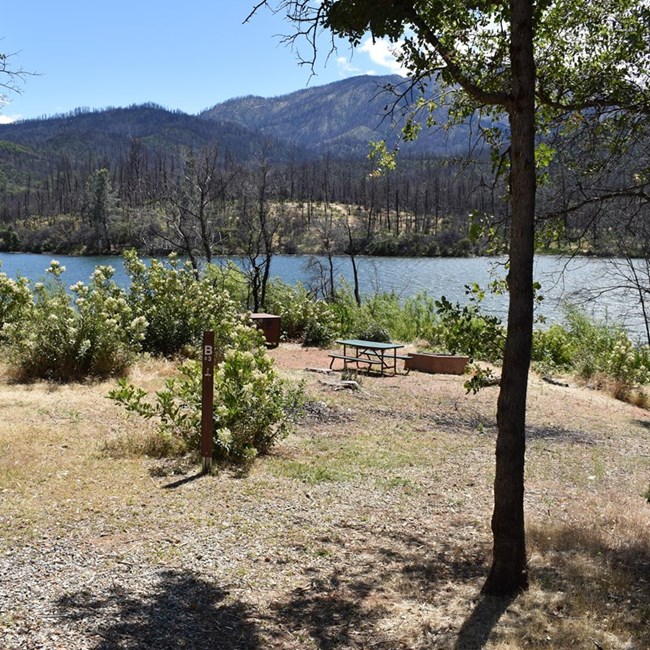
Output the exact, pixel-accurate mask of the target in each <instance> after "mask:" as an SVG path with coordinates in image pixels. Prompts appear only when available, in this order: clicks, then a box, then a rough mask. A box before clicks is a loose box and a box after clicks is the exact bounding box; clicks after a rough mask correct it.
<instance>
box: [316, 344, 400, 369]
mask: <svg viewBox="0 0 650 650" xmlns="http://www.w3.org/2000/svg"><path fill="white" fill-rule="evenodd" d="M336 343H338V344H339V345H342V346H343V352H342V353H340V352H331V353H330V354H329V355H328V356H329V357H330V358H331V361H330V368H332V367H333V365H334V362H335V361H336V360H342V361H343V368H344V369H347V368H348V367H349V366H353V367H354V368H357V369H359V368H364V369H365V370H367V371H370V370H378V371H379V372H380V373H381V374H382V375H384V374H385V373H386V372H388V371H391V372H392V373H393V374H397V361H398V360H401V359H408V358H409V355H406V354H397V350H399V349H400V348H403V347H404V346H403V345H401V344H400V343H378V342H377V341H364V340H362V339H339V340H337V341H336ZM348 348H350V352H348Z"/></svg>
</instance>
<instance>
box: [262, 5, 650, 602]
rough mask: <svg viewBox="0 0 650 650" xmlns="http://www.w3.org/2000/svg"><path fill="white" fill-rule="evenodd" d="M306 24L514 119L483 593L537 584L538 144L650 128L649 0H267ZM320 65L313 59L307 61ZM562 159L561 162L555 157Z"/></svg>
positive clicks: (314, 41) (305, 31)
mask: <svg viewBox="0 0 650 650" xmlns="http://www.w3.org/2000/svg"><path fill="white" fill-rule="evenodd" d="M265 5H267V6H271V7H272V8H273V9H274V10H277V11H283V12H284V13H285V14H286V16H287V18H288V20H289V21H291V22H292V23H293V24H294V26H295V32H294V33H293V34H292V35H290V36H289V37H287V40H288V41H289V42H291V43H295V42H296V39H300V38H306V39H307V41H308V43H309V45H310V46H311V48H312V50H311V51H312V55H313V56H312V58H311V61H312V62H313V60H314V57H315V56H316V52H317V46H318V45H319V35H320V33H321V32H322V31H323V30H325V31H326V32H329V33H330V34H331V35H332V37H333V38H334V37H343V38H345V39H347V40H349V41H350V42H351V43H352V44H353V45H355V44H358V43H359V42H360V41H361V39H362V38H363V37H364V36H365V35H366V34H370V35H371V36H372V38H388V39H389V40H390V41H392V42H393V43H394V44H396V45H398V46H399V47H398V48H397V52H398V57H399V59H400V60H401V62H402V63H403V65H404V66H405V67H406V68H407V70H409V73H410V76H411V79H412V82H413V83H414V84H418V83H420V84H426V83H429V80H431V79H434V78H435V79H437V80H438V79H439V80H441V81H442V83H443V84H445V85H446V86H447V88H449V89H451V90H452V91H456V90H461V91H462V92H460V93H456V92H453V100H452V101H453V107H454V110H453V111H452V113H451V114H452V116H453V115H456V116H460V117H464V116H466V115H468V114H470V113H472V112H473V111H475V110H477V109H481V108H484V109H486V110H488V111H491V112H493V113H501V114H503V113H505V114H507V117H508V123H509V128H508V129H507V130H506V131H499V132H498V133H496V134H495V133H494V132H493V131H492V132H491V134H492V136H493V138H494V140H493V142H492V144H493V146H496V147H497V148H498V147H501V150H502V153H504V154H506V153H507V158H508V165H507V168H508V172H509V187H508V200H509V203H510V212H511V222H510V247H509V256H510V262H509V274H508V288H509V296H510V303H509V305H510V306H509V312H508V331H507V338H506V346H505V354H504V362H503V370H502V378H501V389H500V394H499V400H498V405H497V425H498V437H497V450H496V477H495V485H494V492H495V505H494V512H493V517H492V532H493V538H494V545H493V558H492V568H491V571H490V575H489V576H488V579H487V581H486V583H485V585H484V588H483V590H484V591H485V592H487V593H494V594H511V593H515V592H517V591H518V590H520V589H525V588H526V587H527V585H528V576H527V560H526V547H525V533H524V508H523V499H524V457H525V437H526V436H525V419H526V418H525V416H526V386H527V380H528V370H529V366H530V354H531V341H532V326H533V282H532V268H533V258H534V232H535V216H536V214H535V194H536V189H537V175H536V174H537V169H536V161H535V145H536V143H537V142H539V138H540V136H541V135H546V134H547V133H549V132H550V131H552V130H555V131H557V130H558V129H564V128H571V126H572V123H574V122H581V121H585V120H587V121H594V120H595V121H596V123H597V124H598V123H600V122H601V121H602V120H603V119H604V117H610V116H611V117H613V118H615V119H618V118H621V117H623V118H624V119H625V121H626V123H628V124H629V123H633V122H634V120H635V119H644V116H647V113H648V106H649V89H650V83H649V79H648V70H649V69H650V66H649V65H648V64H649V63H650V58H649V57H650V44H649V42H648V38H647V34H648V33H649V29H648V28H649V27H650V6H649V4H648V2H647V0H643V1H642V2H638V1H635V0H604V2H602V3H599V4H598V6H595V5H592V4H591V3H590V4H589V5H585V3H579V2H575V0H570V1H569V0H555V1H553V0H540V1H539V2H533V1H532V0H509V2H495V1H489V0H488V1H482V0H470V1H469V2H467V1H465V0H396V1H395V0H322V1H320V2H312V1H311V0H278V1H277V2H275V3H274V2H272V0H264V1H262V2H259V3H258V4H257V5H256V6H255V7H254V9H253V12H255V11H256V10H258V9H260V8H261V7H263V6H265ZM306 60H307V62H309V60H310V59H309V57H307V59H306ZM552 153H553V152H552V151H550V152H549V155H552Z"/></svg>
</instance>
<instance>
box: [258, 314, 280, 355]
mask: <svg viewBox="0 0 650 650" xmlns="http://www.w3.org/2000/svg"><path fill="white" fill-rule="evenodd" d="M251 320H252V321H253V323H255V325H256V326H257V327H258V329H260V330H262V332H263V334H264V338H265V339H266V345H268V346H269V347H270V348H276V347H278V345H280V317H279V316H275V315H274V314H251Z"/></svg>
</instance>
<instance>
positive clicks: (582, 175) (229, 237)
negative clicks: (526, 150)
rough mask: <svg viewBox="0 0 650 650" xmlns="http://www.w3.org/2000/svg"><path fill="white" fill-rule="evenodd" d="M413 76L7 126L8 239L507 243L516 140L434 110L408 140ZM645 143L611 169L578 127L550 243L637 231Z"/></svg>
mask: <svg viewBox="0 0 650 650" xmlns="http://www.w3.org/2000/svg"><path fill="white" fill-rule="evenodd" d="M403 81H404V80H402V79H401V78H400V77H394V76H391V77H357V78H351V79H345V80H343V81H340V82H336V83H333V84H328V85H326V86H322V87H314V88H308V89H305V90H301V91H298V92H296V93H292V94H290V95H286V96H283V97H278V98H273V99H264V98H259V97H245V98H240V99H233V100H229V101H227V102H224V103H222V104H220V105H217V106H214V107H213V108H212V109H210V110H208V111H205V112H204V113H202V114H201V115H199V116H192V115H187V114H184V113H181V112H179V111H171V110H167V109H164V108H162V107H160V106H156V105H152V104H147V105H143V106H131V107H128V108H108V109H106V110H102V111H88V110H83V109H79V110H77V111H75V112H74V113H72V114H70V115H62V116H55V117H50V118H44V119H39V120H29V121H25V122H21V123H16V124H8V125H0V248H2V249H3V250H26V251H53V252H54V251H56V252H74V253H94V252H119V251H121V250H123V249H125V248H130V247H136V248H138V249H139V250H141V251H143V252H146V253H150V254H152V253H160V252H168V251H179V252H181V253H182V254H184V255H187V256H190V258H192V259H198V258H199V257H202V258H206V257H207V258H208V259H210V258H211V257H212V256H213V255H216V254H240V255H244V256H247V257H249V258H250V259H252V260H255V259H258V258H260V257H262V258H264V257H265V256H268V255H272V254H273V253H275V252H284V253H293V252H310V253H320V254H325V255H329V254H333V253H343V252H345V253H348V254H350V255H357V254H383V255H467V254H480V253H485V252H491V251H498V250H502V247H503V244H502V242H503V241H504V235H505V234H506V233H507V228H508V214H507V209H506V207H505V206H506V205H507V202H506V201H504V197H505V195H506V192H507V187H506V185H505V184H504V179H505V178H506V176H505V175H504V174H503V172H504V170H506V169H507V151H505V152H504V153H503V154H502V155H501V156H499V157H490V156H489V152H488V151H487V150H486V147H485V145H483V146H479V144H478V143H479V142H480V137H479V132H480V131H481V130H483V131H485V129H488V128H490V129H493V130H494V131H495V132H498V131H499V130H502V129H503V128H504V127H503V125H502V124H500V123H498V122H485V123H480V124H478V123H476V124H469V123H461V124H460V125H458V126H455V127H452V128H442V126H441V125H442V123H443V122H444V121H446V119H447V116H446V113H445V112H444V111H443V110H442V109H436V111H435V112H434V114H433V118H434V121H436V122H437V124H435V125H433V127H431V128H425V129H423V130H422V133H421V134H420V137H419V138H418V139H417V140H416V141H415V142H414V143H403V142H402V143H398V142H397V139H398V138H399V136H400V126H401V125H403V123H404V116H403V114H402V109H401V104H400V100H399V94H396V93H399V92H402V93H403V92H404V91H405V87H404V86H403V85H401V84H403ZM409 99H412V98H410V97H409ZM420 119H421V120H426V119H427V115H422V116H420ZM381 139H385V140H386V142H387V143H388V147H389V148H391V147H392V146H397V145H399V146H398V148H399V154H398V156H397V165H396V166H395V168H392V169H387V170H385V173H383V174H381V175H379V174H376V173H374V170H375V168H376V165H377V161H373V160H369V159H368V152H369V142H370V141H371V140H374V141H378V140H381ZM644 143H645V140H644V139H640V142H639V144H638V145H637V147H636V149H635V158H634V161H631V160H630V158H629V156H628V157H627V158H620V157H619V158H618V159H617V160H616V162H615V164H610V162H611V161H610V159H609V158H608V156H610V158H611V154H608V153H607V152H606V151H599V150H598V141H597V137H594V135H593V134H591V135H590V136H589V137H587V138H586V137H584V134H581V133H580V132H579V130H577V131H576V138H575V141H574V142H572V143H569V144H568V146H567V145H565V147H564V149H563V151H562V152H560V155H558V156H557V157H556V162H554V163H553V165H552V166H550V167H548V168H540V169H541V172H540V173H541V174H542V175H541V176H540V191H539V201H538V206H539V208H538V209H539V213H540V214H539V246H540V247H541V248H542V249H545V250H557V249H558V248H561V249H563V250H580V251H587V252H597V253H610V252H616V251H617V250H619V249H620V239H621V237H619V235H620V234H621V233H623V239H625V238H627V240H626V241H627V243H629V240H630V237H629V236H627V235H625V232H626V229H627V230H630V228H629V223H630V219H633V218H636V216H638V215H639V214H641V213H642V214H645V212H644V211H645V210H647V202H644V201H643V199H642V196H641V194H642V191H641V194H640V193H639V192H636V193H635V192H631V191H630V189H629V184H630V178H631V177H632V175H633V173H634V170H635V169H638V163H639V160H643V159H645V157H647V155H646V151H647V147H646V146H645V145H644ZM551 145H552V143H551V144H549V145H545V146H551ZM542 151H543V150H542ZM632 162H633V163H634V164H632ZM623 190H625V191H623ZM641 190H642V187H641ZM603 196H605V198H607V199H608V200H607V201H602V200H601V199H602V198H603ZM639 211H641V213H640V212H639ZM637 221H638V220H637ZM626 224H627V225H626ZM637 233H638V229H635V230H634V236H632V237H631V239H632V240H633V241H634V242H636V243H635V244H634V245H635V246H636V247H637V248H638V242H639V241H640V238H639V236H638V234H637Z"/></svg>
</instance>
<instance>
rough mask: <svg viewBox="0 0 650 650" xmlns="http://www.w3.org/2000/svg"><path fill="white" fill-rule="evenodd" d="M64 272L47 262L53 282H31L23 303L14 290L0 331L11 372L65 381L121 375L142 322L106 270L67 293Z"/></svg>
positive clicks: (137, 344) (141, 333)
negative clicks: (10, 311) (13, 299)
mask: <svg viewBox="0 0 650 650" xmlns="http://www.w3.org/2000/svg"><path fill="white" fill-rule="evenodd" d="M64 271H65V267H63V266H61V265H60V264H59V263H58V262H56V261H52V263H51V265H50V267H49V269H47V272H48V273H49V274H50V275H51V276H52V278H53V279H52V280H51V281H50V282H48V283H45V284H44V283H40V282H37V283H35V284H34V285H33V288H32V292H31V299H30V301H29V302H28V303H27V302H25V300H24V298H25V294H24V290H25V285H24V283H22V284H21V286H20V289H19V293H20V298H19V299H17V303H18V304H19V306H20V309H16V310H15V314H14V316H15V317H14V318H13V320H10V321H9V322H6V323H5V325H4V327H3V334H4V336H5V338H6V340H7V348H8V357H9V361H10V364H11V365H12V366H13V368H14V371H15V373H16V374H17V376H18V378H19V379H22V380H29V379H37V378H40V379H51V380H55V381H69V380H79V379H83V378H85V377H89V376H91V377H107V376H111V375H116V374H120V373H122V372H124V370H125V369H126V368H127V367H128V366H129V364H130V363H131V362H132V360H133V358H134V355H135V354H136V352H137V351H138V350H139V349H140V341H141V340H142V337H143V336H144V331H145V328H146V325H147V323H146V320H145V319H144V318H142V317H141V316H140V317H139V316H137V315H136V314H134V313H133V310H132V309H131V307H130V305H129V303H128V302H127V300H126V294H125V292H124V290H123V289H121V288H120V287H118V286H117V284H115V282H114V281H113V280H112V276H113V273H114V270H113V269H112V268H111V267H108V266H100V267H97V269H95V271H94V272H93V274H92V277H91V280H90V283H89V284H88V285H86V284H84V283H83V282H78V283H77V284H75V285H74V286H72V287H70V293H68V292H66V290H65V288H64V286H63V283H62V281H61V275H62V274H63V272H64ZM14 289H15V288H14Z"/></svg>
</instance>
